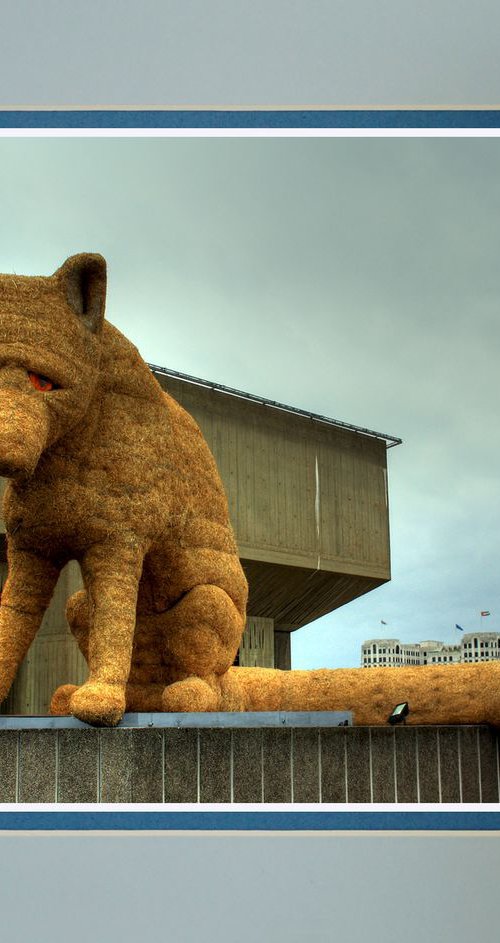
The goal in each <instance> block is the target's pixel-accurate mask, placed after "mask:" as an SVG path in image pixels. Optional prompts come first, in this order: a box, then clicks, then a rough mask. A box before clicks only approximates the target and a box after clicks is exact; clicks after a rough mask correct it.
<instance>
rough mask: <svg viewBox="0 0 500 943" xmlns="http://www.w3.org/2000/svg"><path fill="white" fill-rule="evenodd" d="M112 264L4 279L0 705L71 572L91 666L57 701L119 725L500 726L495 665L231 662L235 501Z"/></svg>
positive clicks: (241, 589) (235, 632)
mask: <svg viewBox="0 0 500 943" xmlns="http://www.w3.org/2000/svg"><path fill="white" fill-rule="evenodd" d="M105 295H106V264H105V261H104V259H103V258H102V257H101V256H100V255H93V254H81V255H76V256H73V257H71V258H69V259H68V260H67V261H66V262H65V263H64V264H63V265H62V267H61V268H59V269H58V270H57V271H56V272H55V274H54V275H52V276H50V277H27V276H17V275H3V276H0V475H3V476H5V477H6V478H9V479H10V483H9V485H8V488H7V491H6V495H5V502H4V516H5V521H6V530H7V551H8V568H9V576H8V580H7V583H6V585H5V587H4V590H3V594H2V601H1V607H0V700H2V699H4V698H5V696H6V695H7V693H8V691H9V688H10V686H11V684H12V681H13V679H14V677H15V675H16V671H17V669H18V667H19V665H20V663H21V661H22V659H23V658H24V656H25V654H26V652H27V650H28V648H29V645H30V643H31V642H32V640H33V638H34V636H35V634H36V632H37V630H38V628H39V626H40V623H41V620H42V617H43V614H44V611H45V609H46V607H47V606H48V604H49V601H50V599H51V596H52V593H53V590H54V587H55V584H56V581H57V579H58V576H59V573H60V570H61V568H62V567H63V566H64V565H65V564H66V563H67V562H68V561H69V560H72V559H76V560H78V561H79V563H80V567H81V570H82V576H83V582H84V586H85V589H84V590H83V591H81V592H79V593H76V594H75V595H74V596H72V597H71V599H70V600H69V601H68V607H67V615H68V621H69V624H70V628H71V630H72V632H73V633H74V635H75V637H76V639H77V642H78V644H79V646H80V649H81V651H82V652H83V654H84V656H85V658H86V660H87V663H88V667H89V676H88V680H87V681H86V682H85V683H84V684H83V685H82V686H80V687H75V686H73V685H64V686H63V687H62V688H59V689H58V690H57V691H56V692H55V694H54V697H53V700H52V705H51V710H52V712H53V713H56V714H57V713H59V714H65V713H72V714H74V715H75V716H76V717H78V718H80V719H81V720H83V721H86V722H88V723H91V724H96V725H114V724H116V723H117V722H118V721H119V720H120V718H121V717H122V715H123V713H124V711H125V710H126V709H129V710H134V711H141V710H146V711H214V710H228V711H232V710H245V709H246V710H287V709H292V710H300V709H302V710H353V711H354V716H355V721H356V722H357V723H360V724H363V723H375V724H382V723H385V722H386V721H387V715H388V710H389V711H390V709H391V708H392V707H393V706H394V704H396V703H397V702H398V701H401V700H408V701H410V702H411V715H410V720H411V721H412V722H414V723H418V722H420V723H430V722H433V723H440V722H441V723H459V722H477V721H490V722H497V720H498V717H499V712H498V708H497V696H496V691H497V690H498V681H499V680H500V677H499V671H500V666H497V665H491V664H485V665H457V666H449V665H447V666H443V667H436V668H434V667H432V668H406V669H405V668H398V669H370V670H369V671H367V670H366V671H365V670H362V669H351V670H349V669H346V670H344V669H338V670H334V671H328V670H320V671H312V672H304V671H293V672H283V671H274V670H270V669H258V668H232V667H231V666H232V664H233V662H234V659H235V655H236V652H237V650H238V646H239V643H240V640H241V636H242V633H243V629H244V625H245V605H246V600H247V584H246V580H245V576H244V574H243V571H242V568H241V565H240V562H239V559H238V553H237V547H236V543H235V539H234V536H233V533H232V529H231V525H230V522H229V516H228V509H227V501H226V498H225V494H224V490H223V487H222V484H221V481H220V478H219V475H218V472H217V469H216V466H215V463H214V460H213V458H212V456H211V454H210V451H209V449H208V447H207V445H206V444H205V442H204V440H203V437H202V435H201V432H200V430H199V429H198V427H197V425H196V423H195V422H194V420H193V419H192V418H191V417H190V416H189V415H188V414H187V413H186V412H185V411H184V410H183V409H182V408H181V407H180V406H179V405H178V403H176V402H175V401H174V400H173V399H172V398H171V397H170V396H169V395H167V394H166V393H164V392H163V391H162V390H161V388H160V386H159V384H158V383H157V381H156V380H155V378H154V377H153V375H152V374H151V372H150V370H149V368H148V367H147V365H146V364H145V363H144V361H143V360H142V359H141V357H140V356H139V353H138V352H137V350H136V348H135V347H134V346H133V345H132V344H131V343H130V342H129V341H128V340H126V338H125V337H123V335H122V334H120V332H119V331H118V330H116V328H114V327H112V326H111V325H110V324H109V323H108V322H106V321H105V320H104V307H105Z"/></svg>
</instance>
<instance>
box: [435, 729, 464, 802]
mask: <svg viewBox="0 0 500 943" xmlns="http://www.w3.org/2000/svg"><path fill="white" fill-rule="evenodd" d="M437 734H438V738H439V769H440V773H441V802H460V770H459V763H458V730H457V729H456V728H454V727H441V728H439V729H438V732H437Z"/></svg>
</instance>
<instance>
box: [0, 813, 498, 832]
mask: <svg viewBox="0 0 500 943" xmlns="http://www.w3.org/2000/svg"><path fill="white" fill-rule="evenodd" d="M65 829H71V830H75V831H89V830H111V831H114V830H133V831H148V830H151V829H155V830H158V829H159V830H164V831H173V830H180V831H197V830H204V831H221V832H224V831H229V830H240V831H256V830H267V831H280V832H284V831H301V830H302V831H303V830H306V831H340V830H343V831H354V830H356V831H358V830H364V831H375V830H380V831H388V830H397V831H409V830H419V831H421V830H429V829H432V830H436V831H446V832H449V831H469V830H473V831H496V830H498V829H500V812H419V811H417V810H415V811H411V812H408V811H406V812H315V811H312V812H201V811H200V812H196V811H195V812H164V811H158V812H156V811H155V812H99V811H98V810H95V811H85V812H60V811H54V812H0V831H1V830H9V831H13V830H49V831H61V830H65Z"/></svg>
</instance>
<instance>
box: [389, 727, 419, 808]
mask: <svg viewBox="0 0 500 943" xmlns="http://www.w3.org/2000/svg"><path fill="white" fill-rule="evenodd" d="M394 736H395V742H396V795H397V801H398V802H417V801H418V789H417V748H416V741H417V731H416V729H415V727H406V726H401V727H396V729H395V731H394Z"/></svg>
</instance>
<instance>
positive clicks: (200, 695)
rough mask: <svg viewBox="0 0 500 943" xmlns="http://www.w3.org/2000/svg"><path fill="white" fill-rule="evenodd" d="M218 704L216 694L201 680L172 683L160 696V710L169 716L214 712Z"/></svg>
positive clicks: (194, 679)
mask: <svg viewBox="0 0 500 943" xmlns="http://www.w3.org/2000/svg"><path fill="white" fill-rule="evenodd" d="M218 703H219V698H218V696H217V694H216V693H215V691H213V690H212V688H211V687H210V685H209V684H207V682H206V681H203V679H202V678H186V679H185V680H184V681H174V683H173V684H169V685H168V687H166V688H165V690H164V692H163V694H162V710H163V711H165V712H167V713H170V714H177V713H183V714H184V713H190V712H191V711H193V712H196V713H198V712H199V711H216V710H217V708H218Z"/></svg>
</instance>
